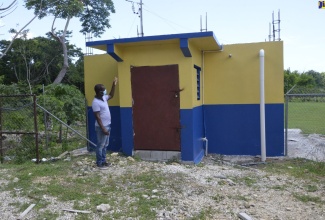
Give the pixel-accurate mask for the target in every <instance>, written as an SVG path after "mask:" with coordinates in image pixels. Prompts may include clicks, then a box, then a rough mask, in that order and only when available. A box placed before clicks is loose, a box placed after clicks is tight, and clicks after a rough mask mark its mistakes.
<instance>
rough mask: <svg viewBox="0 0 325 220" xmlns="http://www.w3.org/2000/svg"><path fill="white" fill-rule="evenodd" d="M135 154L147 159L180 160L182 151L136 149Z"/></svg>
mask: <svg viewBox="0 0 325 220" xmlns="http://www.w3.org/2000/svg"><path fill="white" fill-rule="evenodd" d="M134 156H138V157H140V158H141V159H142V160H147V161H169V160H178V161H179V160H180V159H181V152H179V151H152V150H136V151H134Z"/></svg>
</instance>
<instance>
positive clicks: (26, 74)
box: [0, 37, 83, 85]
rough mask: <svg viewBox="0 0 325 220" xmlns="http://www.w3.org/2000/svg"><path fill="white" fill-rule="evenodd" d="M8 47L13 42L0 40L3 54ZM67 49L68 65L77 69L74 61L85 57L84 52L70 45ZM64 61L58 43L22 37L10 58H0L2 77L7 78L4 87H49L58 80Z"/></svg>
mask: <svg viewBox="0 0 325 220" xmlns="http://www.w3.org/2000/svg"><path fill="white" fill-rule="evenodd" d="M9 44H10V41H5V40H2V41H0V51H2V50H4V48H6V47H7V46H8V45H9ZM67 48H68V49H69V51H68V63H69V65H71V66H74V65H75V64H74V63H73V60H74V59H75V58H80V57H83V54H82V50H81V49H80V48H77V47H76V46H75V45H70V44H67ZM62 60H63V56H62V48H61V46H60V44H59V43H58V42H57V41H55V40H53V39H50V38H45V37H36V38H32V39H27V38H24V37H22V38H18V39H16V40H15V41H14V43H13V44H12V47H11V49H10V50H9V51H8V52H7V56H5V57H3V58H2V59H0V69H1V73H0V74H1V75H3V76H4V79H3V82H4V83H5V84H10V83H18V82H28V83H29V84H30V85H36V84H45V85H48V84H51V83H52V82H53V81H54V80H55V78H56V76H57V73H58V72H59V71H60V69H61V66H62ZM72 69H74V68H72ZM81 74H82V73H81Z"/></svg>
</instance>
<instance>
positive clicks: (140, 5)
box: [125, 0, 143, 37]
mask: <svg viewBox="0 0 325 220" xmlns="http://www.w3.org/2000/svg"><path fill="white" fill-rule="evenodd" d="M125 1H127V2H131V3H132V10H133V13H134V14H138V15H139V18H140V33H138V36H140V37H143V12H142V5H143V3H142V0H140V3H139V2H134V1H132V0H125ZM134 3H135V4H137V5H138V6H139V9H138V11H137V12H136V11H135V9H134Z"/></svg>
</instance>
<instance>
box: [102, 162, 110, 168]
mask: <svg viewBox="0 0 325 220" xmlns="http://www.w3.org/2000/svg"><path fill="white" fill-rule="evenodd" d="M110 165H111V163H110V162H105V163H103V166H105V167H109V166H110Z"/></svg>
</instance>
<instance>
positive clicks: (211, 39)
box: [86, 31, 222, 62]
mask: <svg viewBox="0 0 325 220" xmlns="http://www.w3.org/2000/svg"><path fill="white" fill-rule="evenodd" d="M164 43H179V47H180V50H181V51H182V53H183V55H184V57H192V54H191V51H190V48H189V45H192V46H194V47H196V48H197V49H199V50H201V51H207V50H211V51H213V50H221V49H222V45H221V44H220V43H219V42H218V40H217V38H216V37H215V36H214V33H213V32H212V31H208V32H197V33H185V34H171V35H157V36H147V37H134V38H121V39H112V40H102V41H90V42H86V46H87V47H92V48H95V49H99V50H103V51H106V52H107V53H108V54H109V55H111V56H112V57H113V58H114V59H115V60H116V61H118V62H122V61H123V59H122V57H121V56H119V55H118V53H117V51H116V48H117V47H123V46H139V45H141V46H142V45H143V46H145V45H153V44H164Z"/></svg>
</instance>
